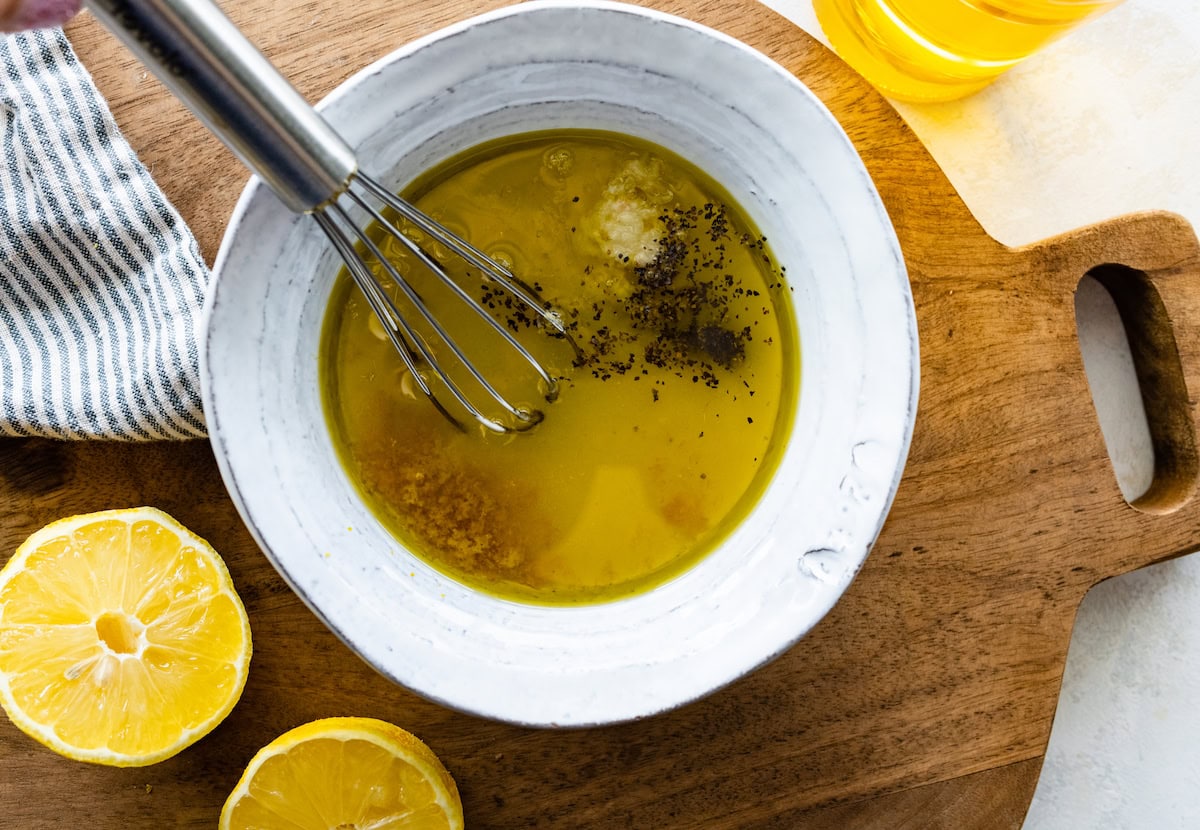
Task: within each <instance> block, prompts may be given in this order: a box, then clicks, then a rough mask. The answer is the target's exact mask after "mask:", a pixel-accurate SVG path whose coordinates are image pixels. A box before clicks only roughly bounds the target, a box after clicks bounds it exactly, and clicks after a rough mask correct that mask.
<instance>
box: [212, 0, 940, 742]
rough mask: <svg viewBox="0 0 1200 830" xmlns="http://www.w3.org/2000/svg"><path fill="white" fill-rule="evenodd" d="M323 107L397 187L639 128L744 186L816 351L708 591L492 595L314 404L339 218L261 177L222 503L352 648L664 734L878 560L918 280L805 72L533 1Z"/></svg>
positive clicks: (615, 12) (904, 406)
mask: <svg viewBox="0 0 1200 830" xmlns="http://www.w3.org/2000/svg"><path fill="white" fill-rule="evenodd" d="M321 110H322V111H323V112H324V114H325V116H326V117H327V118H328V119H329V121H330V122H332V123H333V125H334V126H335V127H337V128H338V129H339V130H340V131H341V132H342V133H343V135H345V137H346V139H347V140H348V141H349V142H350V144H352V145H354V146H355V147H356V148H357V150H358V153H359V158H360V159H361V160H362V162H363V166H364V167H365V168H367V169H369V170H371V171H372V172H373V173H374V174H375V175H376V176H377V177H380V178H382V179H383V180H384V181H385V183H387V184H389V185H392V186H395V187H397V188H399V187H401V186H403V185H404V184H405V183H406V182H408V181H410V180H411V179H413V178H414V177H415V176H416V175H417V174H418V173H420V172H421V171H423V170H425V169H427V168H428V167H430V166H432V165H434V164H436V163H438V162H439V161H441V160H443V159H445V158H447V157H448V156H452V155H454V154H456V153H457V152H459V151H461V150H463V149H465V148H467V147H469V146H471V145H474V144H477V143H479V142H482V141H485V140H487V139H491V138H496V137H500V136H503V135H507V134H512V133H518V132H525V131H529V130H537V129H547V128H554V127H574V128H597V129H604V130H613V131H617V132H624V133H628V134H634V135H638V136H641V137H643V138H646V139H649V140H651V141H653V142H656V143H658V144H661V145H663V146H666V147H668V148H670V149H672V150H674V151H676V152H677V153H679V154H680V155H682V156H683V157H685V158H687V159H689V160H691V161H692V162H694V163H695V164H697V165H698V166H699V167H701V168H702V169H704V170H706V171H707V172H708V173H709V174H711V175H712V176H713V177H714V178H715V179H717V180H718V181H720V182H721V183H722V184H723V185H724V186H725V187H726V188H727V189H728V190H729V192H730V193H731V195H732V196H733V197H734V198H735V199H736V200H737V201H738V202H739V203H740V204H741V206H742V207H743V208H744V209H745V210H746V211H747V213H748V214H749V216H750V217H751V219H752V220H753V221H754V222H755V224H757V225H758V227H759V229H760V230H761V231H762V232H763V233H764V234H765V235H766V236H767V237H768V238H769V239H770V240H771V246H772V248H773V250H774V253H775V255H776V257H777V259H778V261H779V262H780V263H782V264H783V265H785V266H786V268H787V278H788V281H789V283H790V284H791V287H792V288H793V292H792V293H791V297H792V299H793V300H794V308H793V311H794V313H795V316H796V322H797V327H798V329H799V334H800V342H801V354H802V358H801V362H802V369H803V371H802V383H801V388H800V396H799V409H798V411H797V415H796V418H795V427H794V429H793V432H792V434H791V436H790V438H789V440H788V443H787V447H786V450H785V452H784V454H783V458H782V461H781V463H780V466H779V469H778V472H777V473H776V475H775V477H774V479H773V480H772V482H771V484H770V486H769V487H768V488H767V490H766V493H765V495H764V496H763V497H762V499H761V501H760V502H759V504H758V505H757V507H756V508H755V509H754V510H753V512H752V513H751V515H750V516H749V517H748V518H747V519H746V521H745V522H744V523H743V524H742V525H741V526H739V527H738V528H737V529H736V530H735V531H734V533H733V534H732V535H731V536H730V537H729V538H728V539H727V541H726V542H725V543H724V544H723V545H721V546H720V548H719V549H718V550H716V551H714V552H713V553H712V554H711V555H709V556H708V557H707V558H705V559H704V560H702V561H701V562H700V563H699V564H697V565H696V566H695V567H694V568H692V569H691V570H690V571H688V572H686V573H685V574H683V575H682V576H680V577H678V578H676V579H674V580H673V581H671V582H669V583H667V584H665V585H662V586H661V587H659V588H657V589H655V590H653V591H650V592H649V593H645V594H642V595H640V596H636V597H634V598H630V599H625V600H621V601H618V602H612V603H608V604H602V605H595V606H588V607H577V608H546V607H535V606H526V605H521V604H516V603H513V602H508V601H504V600H499V599H494V598H491V597H488V596H485V595H482V594H480V593H478V592H476V591H473V590H471V589H469V588H466V587H463V586H462V585H460V584H458V583H456V582H454V581H453V580H451V579H448V578H447V577H444V576H442V575H441V574H440V573H439V572H437V571H436V570H434V569H433V568H431V567H429V566H428V565H426V564H425V563H424V562H423V561H422V560H420V559H418V558H416V557H415V556H413V555H412V554H411V553H409V552H408V551H407V550H405V549H404V548H403V547H402V546H401V544H400V543H399V542H397V540H396V539H395V538H393V537H392V536H391V535H389V533H388V532H387V531H386V530H385V529H384V528H383V527H382V526H381V525H380V523H379V522H378V521H377V520H376V519H375V517H374V516H373V515H372V514H371V512H370V511H369V510H368V509H367V507H366V506H365V505H364V504H363V503H362V501H361V500H360V499H359V498H358V496H357V495H356V494H355V490H354V488H353V487H352V485H351V483H350V481H349V480H348V479H347V477H346V474H345V473H344V472H343V470H342V468H341V466H340V465H339V463H338V459H337V457H336V455H335V452H334V448H333V445H332V443H331V440H330V436H329V434H328V432H327V429H326V422H325V418H324V415H323V413H322V408H321V400H320V395H319V392H318V388H317V348H318V340H319V334H320V331H321V321H322V317H323V315H324V313H325V307H326V303H327V301H328V299H329V296H330V291H331V288H332V286H333V281H334V277H335V275H336V273H337V270H338V267H339V263H338V261H337V259H336V257H335V255H334V254H333V252H332V251H331V250H330V248H329V246H328V245H327V244H326V242H325V240H324V239H323V237H322V235H321V233H320V231H319V230H318V229H317V227H316V225H315V223H313V222H312V221H311V220H310V219H307V218H298V217H295V216H292V215H291V214H289V213H288V211H287V210H286V209H285V208H284V207H283V206H282V205H281V204H280V203H279V202H278V201H277V200H276V198H275V197H274V196H273V194H271V193H270V192H269V191H268V190H267V188H266V187H265V186H263V185H262V184H261V183H260V182H258V181H257V180H252V181H251V183H250V184H249V185H248V186H247V188H246V191H245V193H243V195H242V198H241V200H240V201H239V202H238V206H237V209H236V211H235V212H234V215H233V218H232V221H231V224H230V227H229V231H228V233H227V235H226V237H225V240H224V243H223V245H222V246H221V251H220V254H219V256H218V258H217V265H216V274H215V282H214V285H213V289H212V291H211V294H210V297H209V303H208V308H207V340H206V341H205V344H204V347H203V354H202V362H203V378H204V404H205V413H206V416H207V419H208V427H209V430H210V434H211V438H212V443H213V447H214V449H215V451H216V455H217V458H218V460H219V462H220V465H221V472H222V474H223V475H224V477H225V483H226V484H227V486H228V487H229V491H230V493H231V494H232V496H233V498H234V501H235V502H236V503H237V506H238V509H239V510H240V512H241V515H242V517H243V519H245V521H246V524H247V525H248V526H249V528H250V530H251V532H252V533H253V534H254V536H255V538H256V539H257V540H258V542H259V544H260V545H261V546H262V548H263V550H264V551H265V552H266V554H267V556H268V557H269V558H270V559H271V561H272V562H273V563H274V565H275V567H276V568H278V570H279V572H280V573H281V574H282V575H283V576H284V578H285V579H286V580H287V581H288V583H289V584H290V585H291V586H292V587H293V588H294V589H295V590H296V592H297V593H298V594H299V595H300V596H301V597H303V599H304V601H305V602H307V603H308V605H309V606H310V607H311V608H312V609H313V611H314V612H316V613H317V614H318V615H319V616H320V617H321V618H322V619H323V620H324V621H325V622H326V624H328V625H329V627H330V628H331V629H332V630H333V631H334V632H336V633H337V635H338V636H339V637H341V638H342V640H344V641H345V642H346V643H347V645H349V646H350V647H351V648H353V649H354V650H355V651H357V652H358V653H359V654H360V655H362V657H363V658H364V659H365V660H367V661H368V662H369V663H370V664H371V665H373V666H374V667H375V668H377V669H378V670H379V671H380V672H382V673H383V674H384V675H386V676H387V677H390V678H392V679H393V680H395V681H397V682H399V683H402V684H404V685H405V686H408V687H409V688H411V689H413V690H415V691H417V692H419V693H421V694H422V695H425V696H427V697H429V698H432V699H434V700H437V701H440V702H442V703H444V704H446V705H448V706H452V707H455V708H458V709H461V710H465V711H468V712H472V713H475V714H478V715H482V716H484V717H490V718H498V719H501V720H506V721H512V722H517V723H523V724H532V725H545V726H551V725H553V726H577V725H587V724H601V723H611V722H615V721H622V720H627V719H632V718H639V717H644V716H647V715H651V714H654V713H656V712H660V711H663V710H665V709H669V708H671V707H674V706H678V705H680V704H682V703H685V702H687V701H690V700H693V699H695V698H697V697H700V696H702V695H704V694H706V693H708V692H711V691H713V690H714V689H717V688H718V687H720V686H722V685H724V684H726V683H729V682H731V681H733V680H734V679H736V678H738V677H740V676H741V675H743V674H745V673H746V672H748V671H750V670H752V669H753V668H755V667H756V666H759V665H761V664H762V663H764V662H765V661H768V660H770V659H771V658H772V657H775V656H776V655H778V654H779V653H780V652H782V651H784V650H785V649H787V648H788V647H789V646H790V645H791V644H792V643H794V642H795V641H796V640H797V639H798V638H800V637H802V636H803V635H804V634H805V633H806V632H807V631H808V630H809V629H810V628H812V626H813V625H815V624H816V622H817V621H818V620H820V619H821V617H822V616H823V615H824V614H825V613H826V612H827V611H828V610H829V609H830V608H831V607H832V606H833V604H834V603H835V602H836V601H837V599H838V597H839V596H841V594H842V592H843V591H844V590H845V589H846V587H847V585H848V584H849V583H850V581H851V579H852V578H853V577H854V575H855V573H856V572H857V571H858V569H859V567H860V566H861V565H862V563H863V561H864V559H865V558H866V556H867V552H868V550H869V548H870V546H871V544H872V542H873V541H874V539H875V537H876V535H877V533H878V531H879V529H880V526H881V525H882V523H883V519H884V516H885V514H886V513H887V510H888V507H889V505H890V504H891V500H892V497H893V495H894V493H895V490H896V486H897V484H898V482H899V479H900V473H901V471H902V468H903V466H904V460H905V456H906V454H907V451H908V444H909V438H910V436H911V431H912V425H913V419H914V416H915V411H916V403H917V333H916V322H915V317H914V314H913V306H912V297H911V294H910V291H909V286H908V280H907V277H906V273H905V269H904V264H903V260H902V258H901V255H900V250H899V246H898V244H897V241H896V238H895V234H894V232H893V230H892V227H891V225H890V223H889V221H888V218H887V215H886V213H885V211H884V208H883V205H882V204H881V202H880V200H879V197H878V195H877V193H876V192H875V189H874V187H873V185H872V183H871V180H870V178H869V177H868V176H867V172H866V170H865V169H864V168H863V166H862V163H861V162H860V160H859V158H858V156H857V155H856V154H855V151H854V148H853V147H852V146H851V144H850V141H849V140H848V139H847V137H846V136H845V134H844V133H843V132H842V130H841V129H840V128H839V126H838V124H837V123H836V122H835V121H834V119H833V117H832V116H831V115H830V114H829V112H828V111H827V110H826V109H825V108H824V106H822V105H821V104H820V102H818V100H817V99H816V98H815V97H814V96H813V95H812V94H811V93H810V92H809V91H808V90H807V89H806V88H805V87H804V86H803V85H802V84H800V83H799V82H798V81H797V80H796V79H795V78H794V77H793V76H791V75H790V74H788V73H787V72H786V71H784V70H783V69H782V68H781V67H779V66H778V65H776V64H774V63H772V62H771V61H769V60H767V59H766V58H765V57H763V56H762V55H761V54H759V53H758V52H756V51H754V50H752V49H750V48H748V47H747V46H745V45H743V44H741V43H739V42H737V41H735V40H732V39H730V38H729V37H726V36H724V35H722V34H720V33H717V32H715V31H712V30H710V29H706V28H703V27H701V26H698V25H695V24H693V23H690V22H687V21H684V20H681V19H678V18H673V17H669V16H666V15H663V14H658V13H655V12H651V11H647V10H644V9H640V8H635V7H632V6H624V5H617V4H609V3H582V4H581V3H567V2H533V3H528V4H524V5H520V6H516V7H513V8H509V9H505V10H502V11H500V12H497V13H493V14H488V15H484V16H482V17H478V18H474V19H472V20H468V21H465V22H463V23H460V24H458V25H456V26H452V27H450V28H449V29H446V30H444V31H442V32H439V33H437V34H435V35H432V36H430V37H427V38H424V39H422V40H419V41H417V42H415V43H412V44H410V45H408V46H405V47H404V48H402V49H400V50H399V51H397V52H395V53H393V54H392V55H389V56H388V57H386V58H384V59H383V60H381V61H379V62H377V63H375V64H373V65H372V66H370V67H368V68H366V69H364V70H363V71H362V72H360V73H358V74H357V75H355V76H354V77H353V78H351V79H350V80H349V81H347V82H346V83H345V84H343V85H342V86H341V87H339V88H338V89H337V90H336V91H335V92H334V93H333V94H332V95H330V96H329V97H328V98H327V99H326V100H325V101H324V102H323V104H322V106H321Z"/></svg>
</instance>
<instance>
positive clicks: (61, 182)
mask: <svg viewBox="0 0 1200 830" xmlns="http://www.w3.org/2000/svg"><path fill="white" fill-rule="evenodd" d="M0 64H2V67H3V69H2V73H3V76H2V78H0V117H2V118H3V133H2V140H3V145H4V163H3V165H2V166H0V434H6V435H19V436H28V435H42V436H48V437H53V438H118V439H126V440H149V439H164V438H166V439H178V438H192V437H198V436H202V435H204V420H203V413H202V412H201V408H200V385H199V372H198V367H197V334H198V326H199V321H200V309H201V306H202V305H203V302H204V291H205V287H206V286H207V285H208V278H209V273H208V269H207V268H206V267H205V265H204V261H203V259H202V258H201V257H200V251H199V249H198V247H197V245H196V240H195V239H194V238H193V236H192V234H191V231H189V230H188V228H187V226H186V225H185V224H184V223H183V221H182V220H181V219H180V217H179V214H178V213H176V212H175V209H174V208H173V207H172V206H171V205H170V203H168V202H167V200H166V198H164V196H163V194H162V192H161V191H160V190H159V189H158V187H157V186H156V185H155V184H154V181H153V180H152V179H151V178H150V175H149V173H148V172H147V171H146V168H145V167H143V166H142V164H141V163H140V162H139V161H138V160H137V158H136V156H135V155H134V153H133V151H132V149H130V147H129V144H128V143H127V142H126V141H125V139H124V137H123V136H122V135H121V134H120V132H119V131H118V130H117V125H116V123H115V122H114V121H113V118H112V114H111V113H110V112H109V110H108V106H107V105H106V104H105V103H104V100H103V99H102V98H101V97H100V94H99V92H98V91H97V89H96V87H95V85H94V84H93V83H92V80H91V77H90V76H89V75H88V73H87V70H86V69H84V68H83V66H82V65H81V64H80V63H79V60H78V59H77V58H76V57H75V54H74V52H73V51H72V50H71V47H70V44H69V43H68V42H67V39H66V36H65V35H64V34H63V32H62V30H61V29H45V30H40V31H36V32H25V33H22V34H17V35H5V36H2V37H0Z"/></svg>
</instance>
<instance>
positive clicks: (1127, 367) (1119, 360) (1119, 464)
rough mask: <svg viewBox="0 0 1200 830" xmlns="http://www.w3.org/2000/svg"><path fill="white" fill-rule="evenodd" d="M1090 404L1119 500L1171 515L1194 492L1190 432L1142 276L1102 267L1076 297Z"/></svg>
mask: <svg viewBox="0 0 1200 830" xmlns="http://www.w3.org/2000/svg"><path fill="white" fill-rule="evenodd" d="M1075 325H1076V330H1077V332H1078V335H1079V349H1080V352H1081V353H1082V355H1083V365H1084V370H1085V372H1086V373H1087V378H1088V387H1089V389H1090V390H1091V394H1092V403H1093V404H1094V405H1095V408H1096V416H1097V418H1098V420H1099V422H1100V430H1101V433H1102V434H1103V435H1104V443H1105V445H1106V447H1107V449H1108V455H1109V459H1110V460H1111V462H1112V465H1113V471H1114V473H1115V475H1116V478H1117V483H1118V485H1119V486H1120V488H1121V493H1122V495H1124V497H1125V500H1126V501H1128V502H1129V503H1130V504H1131V505H1133V506H1134V507H1136V508H1137V509H1139V510H1142V511H1145V512H1149V513H1170V512H1172V511H1174V510H1176V509H1178V508H1179V507H1180V506H1182V505H1183V504H1184V503H1185V502H1187V501H1188V499H1189V498H1190V496H1191V493H1192V491H1193V490H1194V488H1195V482H1196V476H1197V457H1196V441H1195V437H1194V436H1195V428H1194V426H1193V424H1192V419H1191V415H1190V411H1189V407H1188V399H1187V387H1186V385H1185V383H1184V379H1183V366H1182V364H1181V363H1180V360H1179V351H1178V349H1177V347H1176V344H1175V334H1174V332H1173V330H1172V328H1171V323H1170V319H1169V317H1168V316H1167V311H1166V307H1165V306H1164V305H1163V301H1162V298H1161V297H1160V296H1159V293H1158V290H1157V289H1156V288H1155V287H1154V284H1153V282H1152V281H1151V280H1150V278H1149V277H1148V276H1147V274H1146V273H1145V272H1144V271H1139V270H1137V269H1135V268H1130V267H1128V266H1125V265H1118V264H1105V265H1099V266H1097V267H1095V268H1093V269H1092V270H1090V271H1089V272H1088V273H1087V274H1086V275H1084V277H1083V278H1082V279H1081V280H1080V281H1079V285H1078V286H1077V287H1076V291H1075Z"/></svg>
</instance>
